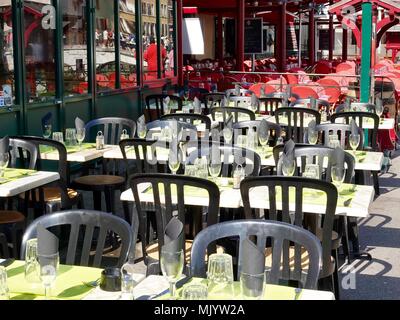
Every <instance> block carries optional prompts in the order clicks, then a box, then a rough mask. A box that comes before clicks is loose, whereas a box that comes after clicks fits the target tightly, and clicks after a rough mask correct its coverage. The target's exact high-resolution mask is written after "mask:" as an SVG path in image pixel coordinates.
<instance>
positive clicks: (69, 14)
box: [61, 0, 88, 96]
mask: <svg viewBox="0 0 400 320" xmlns="http://www.w3.org/2000/svg"><path fill="white" fill-rule="evenodd" d="M61 5H62V13H63V26H64V28H63V41H64V93H65V95H66V96H72V95H76V94H85V93H87V92H88V59H87V21H86V1H85V0H75V1H62V2H61Z"/></svg>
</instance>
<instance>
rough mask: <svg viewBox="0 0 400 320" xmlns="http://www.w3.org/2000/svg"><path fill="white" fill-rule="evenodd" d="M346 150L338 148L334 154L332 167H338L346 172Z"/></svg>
mask: <svg viewBox="0 0 400 320" xmlns="http://www.w3.org/2000/svg"><path fill="white" fill-rule="evenodd" d="M344 152H345V151H344V150H343V149H342V148H339V147H337V148H336V149H335V150H334V151H333V153H332V158H331V165H332V167H333V166H336V167H338V168H340V169H341V170H344V157H345V155H344Z"/></svg>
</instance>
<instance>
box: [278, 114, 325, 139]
mask: <svg viewBox="0 0 400 320" xmlns="http://www.w3.org/2000/svg"><path fill="white" fill-rule="evenodd" d="M275 119H276V123H279V124H280V125H281V127H284V128H285V129H286V130H285V131H286V136H285V140H286V141H288V140H290V139H292V140H293V141H294V142H296V143H301V142H303V139H304V132H305V128H306V127H307V126H308V122H307V121H308V120H310V121H311V119H312V120H315V122H316V123H317V124H320V122H321V114H320V113H319V112H318V111H316V110H312V109H308V108H293V107H288V108H279V109H277V110H276V111H275Z"/></svg>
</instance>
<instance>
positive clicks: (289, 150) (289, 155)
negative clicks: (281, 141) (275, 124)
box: [282, 139, 296, 166]
mask: <svg viewBox="0 0 400 320" xmlns="http://www.w3.org/2000/svg"><path fill="white" fill-rule="evenodd" d="M295 148H296V144H295V143H294V142H293V140H292V139H290V140H289V141H288V142H286V144H285V146H284V148H283V155H282V161H283V164H284V165H286V166H290V165H291V164H292V163H293V161H294V160H295V156H294V150H295Z"/></svg>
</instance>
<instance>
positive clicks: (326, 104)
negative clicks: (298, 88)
mask: <svg viewBox="0 0 400 320" xmlns="http://www.w3.org/2000/svg"><path fill="white" fill-rule="evenodd" d="M299 105H301V106H303V107H304V108H310V107H311V99H297V100H296V101H294V102H292V103H291V104H290V105H289V107H295V106H299ZM315 107H316V108H317V109H316V110H319V109H320V108H321V107H326V108H327V110H329V107H330V104H329V102H328V101H326V100H322V99H315Z"/></svg>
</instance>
